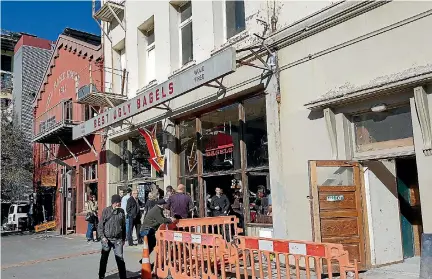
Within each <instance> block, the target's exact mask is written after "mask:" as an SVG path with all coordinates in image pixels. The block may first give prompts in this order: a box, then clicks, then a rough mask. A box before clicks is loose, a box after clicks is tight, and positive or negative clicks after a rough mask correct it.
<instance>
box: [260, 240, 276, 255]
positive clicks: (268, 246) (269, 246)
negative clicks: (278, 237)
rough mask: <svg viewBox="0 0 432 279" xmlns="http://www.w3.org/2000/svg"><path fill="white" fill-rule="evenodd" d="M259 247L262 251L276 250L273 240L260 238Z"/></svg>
mask: <svg viewBox="0 0 432 279" xmlns="http://www.w3.org/2000/svg"><path fill="white" fill-rule="evenodd" d="M258 248H259V249H260V250H261V251H269V252H273V251H274V250H273V241H271V240H264V239H260V240H258Z"/></svg>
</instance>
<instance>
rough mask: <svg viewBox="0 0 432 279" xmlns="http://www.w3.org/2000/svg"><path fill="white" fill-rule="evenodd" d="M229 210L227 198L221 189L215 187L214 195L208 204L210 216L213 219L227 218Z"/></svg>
mask: <svg viewBox="0 0 432 279" xmlns="http://www.w3.org/2000/svg"><path fill="white" fill-rule="evenodd" d="M229 208H230V202H229V200H228V198H227V196H225V194H223V192H222V189H221V188H219V187H216V195H215V196H213V198H212V199H211V202H210V209H211V210H212V215H213V216H214V217H217V216H227V215H228V210H229Z"/></svg>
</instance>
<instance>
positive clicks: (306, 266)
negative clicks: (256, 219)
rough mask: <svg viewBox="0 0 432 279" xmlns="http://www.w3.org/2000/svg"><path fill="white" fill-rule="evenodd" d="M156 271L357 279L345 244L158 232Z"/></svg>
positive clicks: (179, 275) (182, 277)
mask: <svg viewBox="0 0 432 279" xmlns="http://www.w3.org/2000/svg"><path fill="white" fill-rule="evenodd" d="M156 239H157V247H156V250H155V251H156V264H155V271H156V274H157V276H158V277H159V278H168V277H169V276H172V278H174V279H192V278H208V279H213V278H215V279H216V278H221V279H226V278H236V279H240V278H262V279H264V278H278V279H281V278H296V279H300V278H307V279H311V278H317V279H321V278H323V274H326V278H329V279H332V278H340V279H345V278H347V274H348V275H349V277H350V278H355V279H358V268H357V261H354V262H350V261H349V255H348V251H346V250H344V249H343V246H342V244H333V243H315V242H310V241H292V240H280V239H269V238H259V237H245V236H238V237H234V240H233V242H231V243H228V242H227V241H226V240H225V239H223V237H222V236H221V235H216V234H201V233H190V232H176V231H169V230H159V231H157V233H156Z"/></svg>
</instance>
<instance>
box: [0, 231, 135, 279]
mask: <svg viewBox="0 0 432 279" xmlns="http://www.w3.org/2000/svg"><path fill="white" fill-rule="evenodd" d="M49 235H51V236H52V237H49V238H47V239H43V238H40V236H41V235H40V234H38V235H27V234H23V235H9V236H2V241H1V269H2V271H1V273H2V278H16V279H27V278H52V279H54V278H59V279H60V278H61V279H72V278H86V279H92V278H98V270H99V258H100V243H98V242H96V243H90V244H87V242H86V241H85V238H84V237H83V236H80V235H70V236H65V237H59V236H56V235H55V234H53V233H51V234H49ZM141 251H142V250H141V248H138V247H137V246H135V247H127V246H125V261H126V268H127V270H128V278H139V270H140V264H139V263H138V261H139V259H140V258H141ZM106 278H118V274H117V266H116V263H115V259H114V254H113V253H111V254H110V258H109V261H108V267H107V274H106Z"/></svg>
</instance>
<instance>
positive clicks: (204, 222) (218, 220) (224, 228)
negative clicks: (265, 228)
mask: <svg viewBox="0 0 432 279" xmlns="http://www.w3.org/2000/svg"><path fill="white" fill-rule="evenodd" d="M238 224H239V219H238V218H237V217H236V216H219V217H207V218H193V219H180V220H178V221H177V222H175V223H174V224H171V225H162V226H161V227H160V228H161V229H168V230H176V231H186V232H193V233H205V234H217V235H222V236H223V238H224V239H225V240H226V241H227V242H230V241H231V240H233V239H234V237H235V236H238V235H239V234H240V233H242V232H243V229H241V228H239V227H238Z"/></svg>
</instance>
